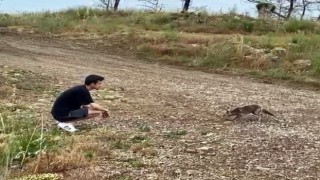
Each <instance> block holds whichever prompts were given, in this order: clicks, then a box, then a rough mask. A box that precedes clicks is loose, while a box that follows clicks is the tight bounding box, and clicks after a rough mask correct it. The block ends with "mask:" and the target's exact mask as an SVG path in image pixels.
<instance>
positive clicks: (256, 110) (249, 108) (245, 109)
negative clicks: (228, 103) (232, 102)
mask: <svg viewBox="0 0 320 180" xmlns="http://www.w3.org/2000/svg"><path fill="white" fill-rule="evenodd" d="M250 113H252V114H254V115H257V116H259V121H261V116H262V113H265V114H268V115H270V116H273V117H275V118H277V117H276V116H275V115H274V114H273V113H271V112H270V111H268V110H266V109H263V108H262V107H261V106H260V105H257V104H252V105H246V106H242V107H237V108H234V109H233V110H231V111H230V110H227V112H226V116H227V117H230V116H236V117H235V118H233V119H232V120H236V119H238V118H240V117H241V116H242V115H244V114H250Z"/></svg>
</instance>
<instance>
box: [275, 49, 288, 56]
mask: <svg viewBox="0 0 320 180" xmlns="http://www.w3.org/2000/svg"><path fill="white" fill-rule="evenodd" d="M286 52H287V50H286V49H285V48H282V47H275V48H274V49H273V50H272V54H274V55H276V56H284V55H285V54H286Z"/></svg>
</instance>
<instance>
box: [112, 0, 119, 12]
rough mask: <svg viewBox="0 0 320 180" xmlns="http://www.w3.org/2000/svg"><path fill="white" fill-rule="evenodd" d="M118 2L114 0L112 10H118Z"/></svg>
mask: <svg viewBox="0 0 320 180" xmlns="http://www.w3.org/2000/svg"><path fill="white" fill-rule="evenodd" d="M119 3H120V0H115V1H114V6H113V10H114V11H117V10H118V7H119Z"/></svg>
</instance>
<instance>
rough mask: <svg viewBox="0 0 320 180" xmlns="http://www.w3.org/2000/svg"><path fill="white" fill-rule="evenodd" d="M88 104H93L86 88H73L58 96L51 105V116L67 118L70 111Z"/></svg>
mask: <svg viewBox="0 0 320 180" xmlns="http://www.w3.org/2000/svg"><path fill="white" fill-rule="evenodd" d="M90 103H93V100H92V97H91V95H90V93H89V90H88V89H87V88H86V86H85V85H78V86H74V87H72V88H70V89H68V90H66V91H64V92H63V93H62V94H60V95H59V96H58V98H57V99H56V101H55V103H54V104H53V107H52V110H51V114H52V115H53V116H54V117H63V116H68V115H69V112H70V111H73V110H77V109H79V108H80V107H81V106H82V105H88V104H90Z"/></svg>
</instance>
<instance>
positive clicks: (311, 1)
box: [297, 0, 320, 20]
mask: <svg viewBox="0 0 320 180" xmlns="http://www.w3.org/2000/svg"><path fill="white" fill-rule="evenodd" d="M319 6H320V0H301V3H300V4H299V5H298V6H297V9H298V10H299V11H301V16H300V20H302V19H303V18H304V16H305V14H306V11H311V12H312V11H316V10H318V9H319Z"/></svg>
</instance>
